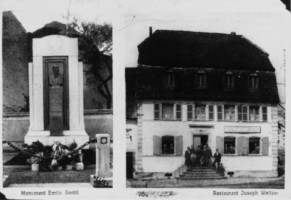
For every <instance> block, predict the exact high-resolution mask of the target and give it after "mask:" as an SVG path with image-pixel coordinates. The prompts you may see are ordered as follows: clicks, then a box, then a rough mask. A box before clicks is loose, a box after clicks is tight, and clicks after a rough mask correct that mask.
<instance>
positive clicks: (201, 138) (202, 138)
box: [193, 135, 208, 149]
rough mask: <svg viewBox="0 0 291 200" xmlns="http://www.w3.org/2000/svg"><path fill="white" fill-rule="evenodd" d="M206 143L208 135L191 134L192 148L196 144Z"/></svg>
mask: <svg viewBox="0 0 291 200" xmlns="http://www.w3.org/2000/svg"><path fill="white" fill-rule="evenodd" d="M207 143H208V135H193V145H194V148H195V149H196V147H197V146H198V145H201V146H204V145H206V144H207Z"/></svg>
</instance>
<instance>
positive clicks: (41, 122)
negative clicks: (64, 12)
mask: <svg viewBox="0 0 291 200" xmlns="http://www.w3.org/2000/svg"><path fill="white" fill-rule="evenodd" d="M29 106H30V110H29V114H30V126H29V130H28V133H27V134H26V136H25V138H24V141H25V143H27V144H31V143H32V142H34V141H37V140H38V141H40V142H42V143H43V144H44V145H51V144H53V143H55V142H60V143H62V144H65V145H70V144H71V143H72V142H73V141H75V142H76V143H77V144H78V146H80V145H81V144H83V143H85V142H87V141H88V140H89V136H88V135H87V133H86V132H85V127H84V108H83V63H82V62H79V61H78V39H77V38H70V37H67V36H62V35H49V36H45V37H42V38H35V39H33V60H32V63H29ZM87 148H88V147H87Z"/></svg>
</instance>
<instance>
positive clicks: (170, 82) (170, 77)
mask: <svg viewBox="0 0 291 200" xmlns="http://www.w3.org/2000/svg"><path fill="white" fill-rule="evenodd" d="M164 79H165V86H166V87H174V86H175V75H174V73H173V72H167V73H166V74H165V76H164Z"/></svg>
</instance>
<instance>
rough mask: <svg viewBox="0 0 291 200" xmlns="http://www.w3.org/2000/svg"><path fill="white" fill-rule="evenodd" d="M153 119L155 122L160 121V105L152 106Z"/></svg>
mask: <svg viewBox="0 0 291 200" xmlns="http://www.w3.org/2000/svg"><path fill="white" fill-rule="evenodd" d="M154 119H155V120H159V119H161V105H160V104H155V105H154Z"/></svg>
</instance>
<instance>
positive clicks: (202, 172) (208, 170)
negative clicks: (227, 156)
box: [180, 167, 226, 180]
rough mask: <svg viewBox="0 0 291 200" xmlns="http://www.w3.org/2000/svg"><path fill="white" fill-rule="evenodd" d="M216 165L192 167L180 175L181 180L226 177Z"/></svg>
mask: <svg viewBox="0 0 291 200" xmlns="http://www.w3.org/2000/svg"><path fill="white" fill-rule="evenodd" d="M225 178H226V177H225V176H223V175H221V174H219V173H217V172H216V169H215V168H214V167H191V168H190V169H189V170H188V171H187V172H185V173H184V174H182V175H181V176H180V179H181V180H205V179H225Z"/></svg>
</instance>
